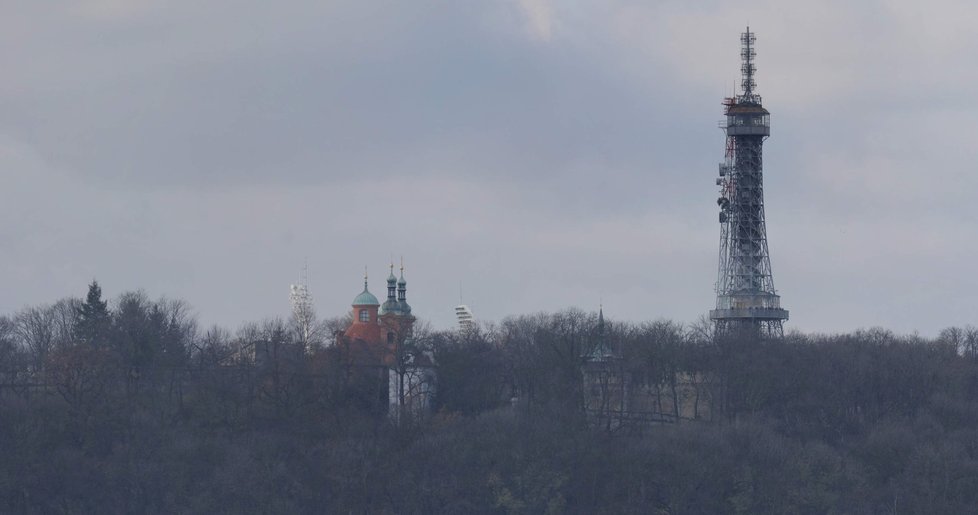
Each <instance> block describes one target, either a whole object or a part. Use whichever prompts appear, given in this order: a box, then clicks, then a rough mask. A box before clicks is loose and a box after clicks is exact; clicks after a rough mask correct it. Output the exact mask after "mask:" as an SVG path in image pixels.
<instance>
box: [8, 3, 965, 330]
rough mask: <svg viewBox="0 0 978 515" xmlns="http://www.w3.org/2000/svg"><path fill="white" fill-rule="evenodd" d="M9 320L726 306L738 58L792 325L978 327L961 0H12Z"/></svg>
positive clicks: (627, 313) (226, 321)
mask: <svg viewBox="0 0 978 515" xmlns="http://www.w3.org/2000/svg"><path fill="white" fill-rule="evenodd" d="M2 3H3V7H4V9H3V16H2V17H0V69H2V74H0V173H2V177H3V182H2V185H0V216H2V220H3V223H2V224H0V282H2V284H3V287H2V288H0V312H3V313H11V312H14V311H16V310H18V309H20V308H22V307H23V306H25V305H28V304H37V303H42V302H51V301H54V300H56V299H58V298H60V297H64V296H68V295H75V296H83V295H84V294H85V291H86V285H87V283H88V282H90V281H91V280H92V278H97V279H98V281H99V282H100V283H101V284H102V286H103V289H104V291H105V293H106V294H107V295H108V296H115V295H118V294H119V293H120V292H122V291H125V290H131V289H138V288H142V289H144V290H146V292H147V293H148V294H149V295H150V296H153V297H156V296H159V295H166V296H169V297H176V298H182V299H185V300H187V301H189V302H190V303H191V304H192V305H193V306H194V308H195V309H196V311H197V312H198V314H199V316H200V319H201V321H202V322H203V323H204V324H207V325H209V324H212V323H217V324H221V325H224V326H228V327H230V328H234V327H237V326H238V325H239V324H240V323H242V322H244V321H248V320H256V319H260V318H263V317H266V316H279V315H282V316H284V315H287V313H288V309H289V306H288V291H289V288H288V287H289V283H291V282H295V281H296V280H297V278H298V276H299V273H300V271H301V269H302V266H303V262H304V260H306V259H308V267H309V287H310V289H311V292H312V294H313V296H314V297H315V301H316V306H317V311H318V313H319V314H320V316H324V317H325V316H336V315H341V314H343V313H344V312H346V311H347V310H348V309H349V303H350V301H351V300H352V299H353V297H354V296H356V295H357V294H358V293H359V292H360V290H361V288H362V284H361V283H362V275H363V267H364V265H366V266H367V267H368V268H369V270H370V273H371V290H372V291H373V292H374V293H375V294H377V295H378V296H381V295H383V293H384V282H383V280H384V278H385V277H386V275H387V265H388V263H389V262H390V260H391V256H392V255H393V256H395V260H398V259H399V256H401V255H403V256H404V262H405V267H406V278H407V280H408V299H409V301H410V302H411V304H412V306H413V307H414V312H415V314H416V315H417V316H419V317H421V318H424V319H428V320H430V321H432V323H433V324H434V325H435V327H439V328H441V327H450V326H452V324H453V316H454V314H453V307H454V306H455V305H456V304H457V303H458V301H459V285H460V283H461V286H462V297H463V300H464V302H465V303H467V304H469V305H470V306H471V307H472V309H473V310H474V311H475V314H476V316H477V318H480V319H483V320H486V319H488V320H499V319H501V318H503V317H504V316H506V315H510V314H520V313H528V312H537V311H554V310H559V309H562V308H565V307H571V306H576V307H580V308H583V309H586V310H593V309H597V306H598V304H599V302H602V301H603V303H604V306H605V311H606V314H608V315H609V316H610V317H612V318H614V319H618V320H632V321H643V320H651V319H658V318H669V319H674V320H677V321H683V322H692V321H695V320H696V319H697V318H698V317H699V316H701V315H703V314H705V313H706V312H707V311H708V310H709V309H710V308H711V307H712V306H713V304H714V302H715V292H714V290H713V288H714V283H715V281H716V266H717V249H718V244H719V232H720V227H719V225H718V223H717V207H716V204H715V199H716V196H717V188H716V186H715V184H714V180H715V177H716V170H717V163H718V162H719V161H720V160H721V159H722V157H723V133H722V132H721V131H720V130H719V129H718V128H717V121H718V120H719V119H720V118H721V115H722V107H721V105H720V102H721V100H722V98H723V97H724V96H729V95H730V94H732V93H733V92H734V84H735V83H737V82H738V79H739V67H740V62H739V40H738V38H739V34H740V32H742V31H743V30H744V26H745V25H747V24H748V23H750V25H751V28H752V30H754V31H755V32H756V33H757V53H758V56H757V68H758V72H757V83H758V88H757V92H758V93H760V94H761V95H762V96H763V98H764V105H765V106H766V107H767V108H768V109H769V110H770V111H771V113H772V115H771V119H772V131H771V133H772V136H771V138H770V139H769V140H768V141H767V142H766V144H765V148H764V151H765V163H764V173H765V190H766V191H765V195H766V202H767V221H768V237H769V242H770V251H771V261H772V266H773V270H774V279H775V286H776V287H777V288H778V290H779V293H780V294H781V296H782V302H783V304H784V306H785V307H786V308H788V309H789V310H790V311H791V319H790V321H789V322H788V325H787V327H788V328H798V329H801V330H804V331H818V332H838V331H848V330H853V329H857V328H860V327H871V326H884V327H888V328H891V329H894V330H896V331H898V332H911V331H919V332H920V333H921V334H923V335H936V333H937V331H938V330H940V329H941V328H942V327H946V326H949V325H964V324H968V323H971V324H978V311H976V309H975V308H976V306H978V279H976V277H978V276H976V273H975V262H976V259H975V257H976V255H978V244H976V241H978V239H976V237H975V235H976V233H978V216H976V214H975V209H974V207H973V205H974V204H975V197H976V192H978V174H976V173H975V169H976V167H978V155H976V154H978V152H976V150H975V149H976V145H975V135H976V130H975V127H976V122H978V95H975V93H974V91H975V84H976V82H978V60H976V58H975V56H976V55H978V32H976V31H975V30H974V21H975V20H976V19H978V7H974V5H973V3H971V2H963V1H962V2H947V1H946V2H936V3H935V2H931V3H926V5H924V4H925V3H922V2H910V1H886V2H882V1H881V2H849V1H827V2H804V3H801V2H798V3H794V2H783V1H774V0H770V1H751V0H745V1H741V2H737V3H731V2H709V1H707V2H687V1H674V2H649V1H637V0H636V1H627V0H626V1H608V0H603V1H601V2H583V1H570V0H567V1H556V0H500V1H488V0H487V1H473V2H468V1H456V0H444V1H428V0H411V1H403V0H392V1H369V2H366V1H363V0H351V1H328V2H323V1H322V0H309V1H305V0H293V1H280V2H267V1H257V0H207V1H204V2H201V1H200V0H194V1H190V0H166V1H162V0H160V1H155V0H71V1H53V2H38V1H36V0H3V2H2Z"/></svg>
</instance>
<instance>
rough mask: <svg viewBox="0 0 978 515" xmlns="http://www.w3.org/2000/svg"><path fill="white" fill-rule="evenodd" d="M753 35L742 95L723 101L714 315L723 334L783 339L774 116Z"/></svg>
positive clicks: (745, 51) (747, 39)
mask: <svg viewBox="0 0 978 515" xmlns="http://www.w3.org/2000/svg"><path fill="white" fill-rule="evenodd" d="M754 41H755V38H754V34H753V33H752V32H751V31H750V27H748V28H747V32H744V33H742V34H741V36H740V42H741V50H740V57H741V60H742V64H741V72H742V80H741V83H740V85H741V90H742V93H741V94H740V95H738V96H736V97H731V98H727V99H724V102H723V105H724V114H725V115H726V119H725V120H724V121H722V122H721V124H720V127H721V128H722V129H723V130H724V132H726V136H727V144H726V155H725V160H724V162H723V163H721V164H720V177H719V178H718V179H717V186H719V187H720V198H719V199H717V204H718V205H719V206H720V259H719V270H718V273H717V285H716V290H717V304H716V309H714V310H712V311H710V318H711V319H713V320H714V321H715V323H716V328H717V332H718V333H721V334H722V333H724V332H728V331H731V330H745V329H746V330H758V331H760V332H761V333H764V334H768V335H773V336H780V335H782V334H783V328H782V322H783V321H785V320H787V319H788V311H787V310H785V309H782V308H781V297H779V296H778V294H777V292H776V291H775V289H774V275H773V274H772V273H771V259H770V256H769V254H768V246H767V229H766V225H765V220H764V175H763V172H762V164H763V159H762V156H763V153H762V149H763V143H764V140H766V139H767V137H768V136H770V134H771V116H770V113H768V111H767V109H765V108H764V107H763V106H762V105H761V97H760V95H758V94H757V93H755V92H754V88H755V87H757V84H756V83H755V82H754V73H755V72H756V68H755V67H754V57H755V56H756V53H755V51H754Z"/></svg>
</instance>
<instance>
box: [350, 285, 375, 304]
mask: <svg viewBox="0 0 978 515" xmlns="http://www.w3.org/2000/svg"><path fill="white" fill-rule="evenodd" d="M353 305H354V306H379V305H380V302H377V297H374V294H373V293H370V292H369V291H367V285H366V284H364V285H363V293H361V294H360V295H357V298H355V299H353Z"/></svg>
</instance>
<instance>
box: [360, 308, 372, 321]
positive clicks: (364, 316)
mask: <svg viewBox="0 0 978 515" xmlns="http://www.w3.org/2000/svg"><path fill="white" fill-rule="evenodd" d="M360 321H361V322H369V321H370V311H368V310H366V309H361V310H360Z"/></svg>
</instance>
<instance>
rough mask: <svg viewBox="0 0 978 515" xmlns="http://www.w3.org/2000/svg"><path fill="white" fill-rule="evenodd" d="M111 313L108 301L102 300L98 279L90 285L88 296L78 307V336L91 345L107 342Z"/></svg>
mask: <svg viewBox="0 0 978 515" xmlns="http://www.w3.org/2000/svg"><path fill="white" fill-rule="evenodd" d="M110 316H111V315H110V314H109V307H108V302H106V301H104V300H102V288H100V287H99V285H98V281H96V280H94V279H93V280H92V284H89V285H88V296H87V297H85V302H83V303H82V305H81V307H79V308H78V326H77V327H78V337H79V338H80V339H81V341H82V342H84V343H87V344H89V345H94V346H99V345H101V344H103V343H104V342H105V338H106V336H107V333H108V328H109V322H110Z"/></svg>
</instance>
